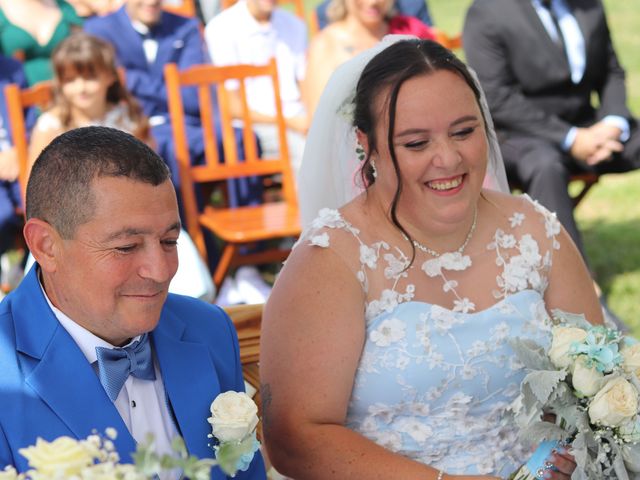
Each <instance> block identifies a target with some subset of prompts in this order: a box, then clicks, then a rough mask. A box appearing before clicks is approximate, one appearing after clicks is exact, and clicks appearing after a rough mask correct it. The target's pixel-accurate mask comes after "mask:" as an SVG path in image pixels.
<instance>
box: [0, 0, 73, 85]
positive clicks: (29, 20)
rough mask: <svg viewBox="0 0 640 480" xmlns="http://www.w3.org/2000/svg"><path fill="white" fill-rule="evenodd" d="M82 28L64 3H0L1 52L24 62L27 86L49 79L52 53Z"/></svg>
mask: <svg viewBox="0 0 640 480" xmlns="http://www.w3.org/2000/svg"><path fill="white" fill-rule="evenodd" d="M81 26H82V19H81V18H80V17H79V16H78V15H77V14H76V12H75V10H74V9H73V7H72V6H71V5H70V4H68V3H67V2H66V1H64V0H20V1H19V2H18V1H16V0H0V52H1V53H3V54H4V55H7V56H13V57H16V58H18V59H20V60H22V61H23V62H24V70H25V73H26V76H27V81H28V82H29V85H33V84H34V83H37V82H40V81H43V80H49V79H50V78H52V76H53V72H52V70H51V61H50V57H51V52H52V51H53V49H54V48H55V47H56V45H58V44H59V43H60V42H61V41H62V40H64V39H65V38H66V37H68V36H69V34H70V33H71V32H72V31H73V30H74V29H80V28H81Z"/></svg>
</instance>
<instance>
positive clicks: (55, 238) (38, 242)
mask: <svg viewBox="0 0 640 480" xmlns="http://www.w3.org/2000/svg"><path fill="white" fill-rule="evenodd" d="M22 232H23V234H24V239H25V241H26V242H27V246H28V247H29V251H30V252H31V254H32V255H33V256H34V258H35V259H36V261H37V262H38V265H40V268H42V270H43V271H45V272H48V273H50V272H54V271H55V270H56V265H57V262H58V258H57V256H58V253H59V251H60V249H59V245H60V242H61V241H62V239H61V238H60V235H59V234H58V232H57V231H56V229H55V228H53V226H52V225H50V224H49V223H47V222H45V221H44V220H41V219H39V218H30V219H29V220H27V223H25V225H24V229H23V230H22Z"/></svg>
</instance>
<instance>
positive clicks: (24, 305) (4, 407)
mask: <svg viewBox="0 0 640 480" xmlns="http://www.w3.org/2000/svg"><path fill="white" fill-rule="evenodd" d="M151 339H152V342H153V346H154V351H155V354H156V357H157V359H158V362H159V364H160V370H161V371H162V379H163V382H164V387H165V390H166V392H167V396H168V400H169V404H170V406H171V409H172V411H173V413H174V415H175V419H176V420H177V424H178V427H179V429H180V432H181V434H182V436H183V438H184V440H185V443H186V445H187V449H188V451H189V453H191V454H193V455H196V456H198V457H200V458H205V457H211V456H212V453H213V452H212V450H211V449H210V448H209V447H208V445H207V444H208V443H209V441H210V439H208V438H207V434H208V433H210V431H211V430H210V426H209V424H208V423H207V417H208V416H209V415H210V411H209V406H210V404H211V401H212V400H213V399H214V398H215V397H216V396H217V395H218V394H219V393H221V392H224V391H227V390H236V391H243V390H244V384H243V380H242V368H241V365H240V360H239V355H238V341H237V337H236V333H235V330H234V328H233V325H232V323H231V321H230V320H229V318H228V317H227V316H226V314H225V313H224V312H223V311H222V310H221V309H219V308H218V307H215V306H212V305H208V304H205V303H203V302H200V301H198V300H195V299H192V298H188V297H182V296H178V295H172V294H170V295H169V298H168V299H167V301H166V303H165V306H164V308H163V311H162V314H161V317H160V321H159V323H158V326H157V327H156V328H155V329H154V330H153V331H152V332H151ZM0 368H1V370H2V374H1V375H0V467H1V466H3V465H5V464H12V465H15V466H16V467H17V469H18V470H20V471H24V470H26V469H27V462H26V459H25V458H24V457H22V456H21V455H20V454H19V453H18V449H19V448H23V447H26V446H28V445H32V444H34V443H35V441H36V438H37V437H42V438H44V439H46V440H53V439H54V438H56V437H59V436H61V435H67V436H71V437H75V438H84V437H86V436H87V435H89V434H90V433H91V432H92V430H94V429H96V430H97V431H98V432H104V430H105V429H106V428H107V427H114V428H116V429H117V431H118V437H117V439H116V440H115V442H114V443H115V445H116V448H117V450H118V453H119V454H120V457H121V461H123V462H127V463H129V462H131V453H132V452H133V451H134V450H135V447H136V446H135V441H134V439H133V437H132V436H131V434H130V433H129V431H128V430H127V428H126V426H125V424H124V423H123V421H122V418H121V417H120V415H119V414H118V411H117V410H116V408H115V406H114V405H113V403H112V402H111V401H110V400H109V397H107V394H106V392H105V390H104V388H103V387H102V385H101V383H100V380H99V379H98V376H97V375H96V374H95V372H94V370H93V368H92V366H91V365H90V364H89V362H87V360H86V357H85V356H84V354H83V353H82V352H81V350H80V349H79V347H78V346H77V345H76V343H75V342H74V341H73V339H72V338H71V336H70V335H69V334H68V333H67V331H66V330H65V329H64V328H63V327H62V325H60V323H59V322H58V320H57V319H56V317H55V315H54V313H53V312H52V311H51V309H50V308H49V306H48V304H47V301H46V298H45V297H44V295H43V293H42V290H41V288H40V285H39V282H38V279H37V274H36V268H35V266H34V268H32V269H31V271H30V272H29V273H28V275H27V276H26V277H25V278H24V280H23V281H22V283H21V284H20V286H19V287H18V288H17V289H16V290H15V291H14V292H12V293H11V294H10V295H8V296H7V297H6V299H5V300H4V301H3V302H2V304H0ZM211 477H212V478H213V479H223V478H226V477H225V476H224V474H223V473H222V472H221V471H220V470H219V469H218V468H217V467H216V468H214V469H213V472H212V475H211ZM236 478H241V479H264V478H265V471H264V464H263V461H262V457H261V456H260V455H259V453H258V454H256V456H255V457H254V460H253V462H252V465H251V467H250V469H249V470H248V471H247V472H239V474H238V475H237V477H236Z"/></svg>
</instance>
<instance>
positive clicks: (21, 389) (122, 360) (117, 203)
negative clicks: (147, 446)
mask: <svg viewBox="0 0 640 480" xmlns="http://www.w3.org/2000/svg"><path fill="white" fill-rule="evenodd" d="M26 203H27V222H26V224H25V227H24V235H25V239H26V241H27V244H28V246H29V250H30V251H31V252H32V253H33V256H34V257H35V259H36V261H37V263H36V264H35V265H34V267H33V268H32V269H31V270H30V272H29V273H28V275H27V276H26V277H25V278H24V280H23V281H22V283H21V284H20V285H19V286H18V288H17V289H16V290H14V291H13V292H12V293H11V294H9V295H8V296H7V297H6V298H5V299H4V301H3V302H2V304H0V365H2V375H1V376H0V377H1V378H0V465H1V466H4V465H14V466H15V467H16V468H17V469H18V470H19V471H25V470H27V468H28V465H27V461H26V459H25V458H24V457H23V456H22V455H20V453H19V449H21V448H24V447H26V446H29V445H33V444H35V442H36V439H37V438H38V437H41V438H43V439H45V440H47V441H52V440H54V439H55V438H57V437H60V436H70V437H74V438H85V437H87V436H88V435H89V434H91V433H92V431H93V430H94V429H95V430H97V431H98V432H101V433H102V432H105V430H106V429H107V428H108V427H113V428H115V429H116V430H117V432H118V436H117V438H116V439H115V441H114V444H115V447H116V450H117V452H118V454H119V456H120V458H121V460H122V461H123V462H124V463H131V453H133V451H134V450H135V445H136V442H140V441H143V440H145V439H146V437H147V434H148V433H152V434H153V435H154V437H155V442H154V445H155V449H156V451H157V452H158V453H161V454H162V453H169V452H170V451H171V447H170V445H171V441H172V439H173V438H174V437H175V436H176V435H181V436H182V437H183V439H184V441H185V444H186V447H187V450H188V451H189V452H190V453H191V454H193V455H196V456H198V457H200V458H211V457H212V456H213V449H212V448H211V446H210V443H211V439H210V438H209V437H208V434H209V433H210V432H211V428H210V426H209V424H208V422H207V417H209V415H210V405H211V402H212V401H213V400H214V399H215V398H216V396H218V395H219V394H220V393H222V392H225V391H229V390H235V391H244V383H243V379H242V367H241V365H240V358H239V353H238V341H237V337H236V333H235V330H234V327H233V325H232V323H231V321H230V320H229V317H228V316H227V315H226V314H225V313H224V311H222V310H221V309H220V308H218V307H216V306H213V305H210V304H206V303H203V302H201V301H199V300H196V299H193V298H190V297H183V296H179V295H174V294H168V287H169V282H170V280H171V278H172V277H173V275H174V274H175V272H176V269H177V267H178V256H177V249H176V242H177V238H178V234H179V231H180V219H179V216H178V207H177V203H176V196H175V191H174V189H173V186H172V184H171V181H170V179H169V171H168V169H167V167H166V165H165V164H164V163H163V161H162V159H161V158H160V157H159V156H158V155H157V154H156V153H154V152H153V151H152V150H151V149H150V148H149V147H148V146H146V145H145V144H143V143H142V142H140V141H139V140H137V139H135V138H134V137H133V136H131V135H129V134H126V133H124V132H122V131H120V130H115V129H111V128H106V127H86V128H80V129H76V130H71V131H69V132H67V133H64V134H62V135H60V136H59V137H57V138H56V139H55V140H53V142H52V143H51V144H50V145H49V146H48V147H47V148H45V149H44V150H43V152H42V153H41V154H40V156H39V157H38V159H37V160H36V162H35V164H34V166H33V169H32V171H31V176H30V178H29V183H28V187H27V202H26ZM109 357H115V358H113V360H114V361H115V362H114V361H113V360H112V361H111V362H110V361H109ZM119 364H120V365H119ZM118 367H124V368H123V369H122V370H118ZM114 369H115V370H114ZM176 475H177V474H176ZM176 475H173V476H172V478H175V477H176ZM211 477H212V479H217V480H221V479H223V478H226V476H225V475H224V474H223V473H222V471H221V470H220V469H218V468H214V469H213V471H212V476H211ZM237 478H244V479H257V480H262V479H264V478H265V472H264V465H263V461H262V458H261V457H260V454H259V453H256V455H255V456H254V458H253V461H252V463H251V465H250V466H249V468H248V470H247V471H245V472H240V473H239V474H238V477H237Z"/></svg>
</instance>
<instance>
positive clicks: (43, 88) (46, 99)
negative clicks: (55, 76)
mask: <svg viewBox="0 0 640 480" xmlns="http://www.w3.org/2000/svg"><path fill="white" fill-rule="evenodd" d="M4 95H5V98H6V102H7V113H8V115H9V122H10V123H11V139H12V140H13V145H14V148H15V150H16V157H17V159H18V165H19V168H20V170H19V174H18V181H19V183H20V192H21V194H22V201H23V204H24V199H25V195H26V191H27V179H28V176H29V141H28V132H27V127H26V122H25V111H26V109H27V108H29V107H39V108H40V109H42V110H44V109H45V108H47V107H48V106H49V105H50V104H51V102H52V101H53V84H52V82H50V81H45V82H40V83H37V84H35V85H33V86H32V87H29V88H25V89H22V90H21V89H20V87H19V86H18V85H15V84H11V85H7V86H6V87H5V89H4Z"/></svg>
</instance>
